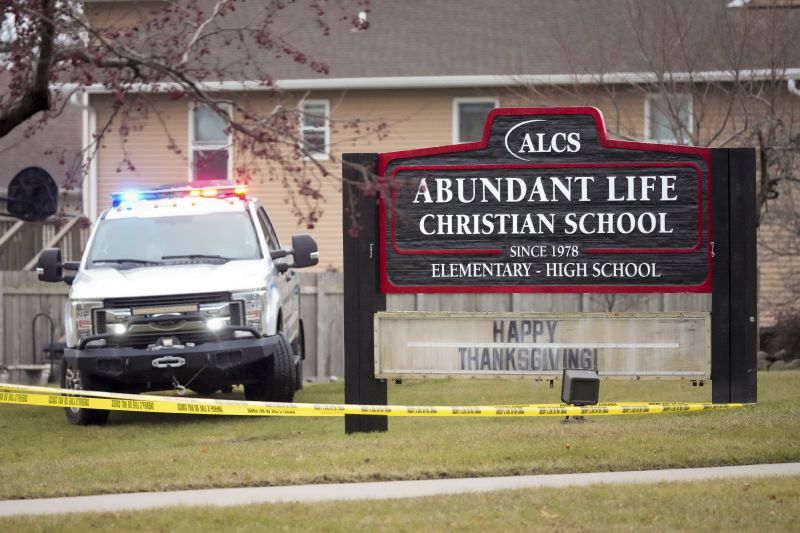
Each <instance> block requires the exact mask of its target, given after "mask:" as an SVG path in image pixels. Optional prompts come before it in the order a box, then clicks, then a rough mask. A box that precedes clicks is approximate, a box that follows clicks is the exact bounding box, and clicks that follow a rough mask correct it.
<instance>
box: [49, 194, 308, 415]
mask: <svg viewBox="0 0 800 533" xmlns="http://www.w3.org/2000/svg"><path fill="white" fill-rule="evenodd" d="M318 261H319V253H318V251H317V245H316V242H315V241H314V239H313V238H312V237H311V236H309V235H295V236H293V237H292V246H291V248H287V247H284V246H282V245H281V242H280V241H279V240H278V236H277V234H276V233H275V229H274V228H273V226H272V223H271V222H270V219H269V216H268V215H267V213H266V211H265V210H264V208H263V206H261V204H260V203H259V202H258V201H257V200H255V199H252V198H248V197H247V191H246V188H245V187H243V186H238V185H224V184H216V185H215V184H213V183H211V184H210V183H198V184H196V185H195V184H189V185H187V186H180V187H176V186H168V187H162V188H157V189H150V190H147V191H126V192H123V193H115V194H114V195H113V206H112V207H111V208H109V209H107V210H106V211H104V212H103V213H102V215H100V217H99V219H98V220H97V223H96V224H95V227H94V229H93V231H92V234H91V237H90V238H89V241H88V243H87V247H86V251H85V253H84V256H83V258H82V259H81V261H80V262H79V263H78V262H62V261H61V252H60V250H58V249H57V248H51V249H47V250H45V251H43V252H42V254H41V256H40V258H39V263H38V268H37V271H38V274H39V279H40V280H42V281H49V282H61V281H63V282H66V283H68V284H70V285H71V289H70V294H69V302H68V304H67V306H66V309H65V317H64V318H65V322H64V323H65V324H66V326H65V328H66V338H67V348H66V349H65V351H64V361H63V370H62V376H61V379H62V386H63V387H65V388H68V389H84V390H98V391H111V392H125V393H140V392H146V391H155V390H166V389H177V390H178V391H179V392H182V391H185V389H187V388H188V389H191V390H193V391H195V392H197V393H198V394H202V395H209V394H213V393H214V392H216V391H219V390H223V391H230V390H231V388H232V387H233V386H234V385H240V384H241V385H244V392H245V397H246V398H247V399H248V400H258V401H281V402H289V401H292V399H293V398H294V393H295V390H297V389H299V388H301V387H302V383H303V379H302V363H303V361H302V360H303V358H304V357H305V346H304V338H303V324H302V321H301V320H300V318H299V294H300V288H299V284H298V277H297V275H296V273H295V272H294V268H302V267H306V266H311V265H315V264H317V262H318ZM65 411H66V415H67V419H68V420H69V421H70V422H71V423H73V424H79V425H87V424H104V423H105V422H106V420H107V419H108V414H109V413H108V411H103V410H93V409H83V408H67V409H65Z"/></svg>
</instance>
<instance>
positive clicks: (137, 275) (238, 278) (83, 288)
mask: <svg viewBox="0 0 800 533" xmlns="http://www.w3.org/2000/svg"><path fill="white" fill-rule="evenodd" d="M269 267H270V266H269V264H268V262H267V261H265V260H263V259H256V260H252V261H229V262H227V263H223V264H210V263H192V264H184V265H165V266H148V267H139V268H130V269H124V270H117V269H116V268H112V267H99V268H92V269H89V270H80V271H79V272H78V275H77V276H76V277H75V281H74V282H73V284H72V289H71V291H70V298H72V299H74V300H84V299H85V300H103V299H105V298H134V297H138V296H156V295H168V294H193V293H203V292H223V291H225V292H233V291H239V290H247V289H257V288H262V287H264V284H265V280H266V277H267V273H268V269H269Z"/></svg>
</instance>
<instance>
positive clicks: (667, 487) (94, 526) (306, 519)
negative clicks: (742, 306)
mask: <svg viewBox="0 0 800 533" xmlns="http://www.w3.org/2000/svg"><path fill="white" fill-rule="evenodd" d="M798 516H800V477H787V478H771V479H764V478H760V479H751V480H745V479H736V480H722V481H702V482H691V483H661V484H658V485H607V486H591V487H575V488H565V489H528V490H515V491H500V492H489V493H484V494H464V495H452V496H437V497H428V498H414V499H404V500H382V501H354V502H347V501H346V502H326V503H312V504H269V505H249V506H244V507H226V508H213V507H212V508H209V507H205V508H191V509H186V508H171V509H157V510H152V511H135V512H124V513H106V514H99V513H91V514H75V515H62V516H45V517H15V518H10V519H3V520H0V529H2V530H4V531H59V532H73V531H74V532H83V531H97V530H100V531H175V532H182V531H185V532H187V533H194V532H197V531H221V530H224V531H333V532H336V531H342V532H348V533H349V532H352V531H361V530H364V531H565V530H566V531H614V532H616V531H623V530H626V531H627V530H634V531H641V530H646V531H676V530H682V531H694V530H702V531H797V530H798V528H800V526H799V525H798V522H797V519H798Z"/></svg>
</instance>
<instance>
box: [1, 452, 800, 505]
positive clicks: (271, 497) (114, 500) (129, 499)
mask: <svg viewBox="0 0 800 533" xmlns="http://www.w3.org/2000/svg"><path fill="white" fill-rule="evenodd" d="M796 475H800V463H784V464H767V465H747V466H721V467H712V468H684V469H676V470H640V471H632V472H596V473H589V474H552V475H541V476H509V477H485V478H464V479H431V480H420V481H383V482H375V483H336V484H327V485H293V486H286V487H248V488H234V489H204V490H181V491H174V492H133V493H127V494H106V495H101V496H75V497H69V498H46V499H37V500H6V501H0V516H13V515H45V514H61V513H85V512H110V511H131V510H140V509H156V508H159V507H175V506H222V507H224V506H233V505H248V504H254V503H281V502H321V501H331V500H380V499H394V498H416V497H420V496H437V495H442V494H461V493H467V492H488V491H494V490H509V489H527V488H540V487H551V488H558V487H574V486H584V485H593V484H597V483H607V484H610V483H661V482H672V481H698V480H705V479H721V478H741V477H762V476H796Z"/></svg>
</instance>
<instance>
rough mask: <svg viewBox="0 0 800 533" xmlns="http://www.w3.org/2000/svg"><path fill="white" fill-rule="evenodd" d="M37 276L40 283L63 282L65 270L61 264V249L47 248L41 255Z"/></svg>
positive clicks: (37, 264)
mask: <svg viewBox="0 0 800 533" xmlns="http://www.w3.org/2000/svg"><path fill="white" fill-rule="evenodd" d="M36 274H38V275H39V281H50V282H56V281H63V280H64V270H63V263H62V262H61V250H60V249H59V248H45V249H44V250H42V253H41V254H39V261H37V263H36Z"/></svg>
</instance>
